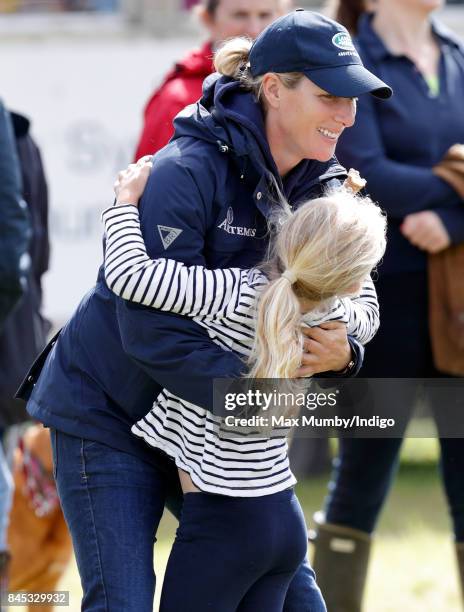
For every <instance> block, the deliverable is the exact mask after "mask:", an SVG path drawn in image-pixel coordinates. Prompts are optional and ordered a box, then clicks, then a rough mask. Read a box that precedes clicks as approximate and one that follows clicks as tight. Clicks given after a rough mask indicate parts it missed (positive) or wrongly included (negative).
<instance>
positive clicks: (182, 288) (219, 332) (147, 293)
mask: <svg viewBox="0 0 464 612" xmlns="http://www.w3.org/2000/svg"><path fill="white" fill-rule="evenodd" d="M102 218H103V221H104V223H105V232H106V251H105V279H106V282H107V284H108V287H109V288H110V289H111V290H112V291H114V292H115V293H116V294H118V295H119V296H120V297H122V298H124V299H126V300H130V301H134V302H138V303H140V304H143V305H145V306H149V307H152V308H157V309H160V310H165V311H170V312H176V313H178V314H182V315H185V316H189V317H192V318H193V320H194V321H195V322H197V323H198V324H199V325H202V326H203V327H204V328H205V329H206V330H207V331H208V334H209V336H210V337H211V338H212V339H213V340H214V341H215V342H216V343H218V344H219V345H221V346H222V347H223V348H225V349H228V350H234V351H236V352H238V353H240V354H242V355H244V356H247V355H248V354H249V353H250V350H251V347H252V344H253V338H254V309H255V305H256V298H257V296H258V294H259V292H260V291H261V290H262V289H263V287H265V286H266V284H267V282H268V281H267V279H266V277H265V276H264V274H263V273H262V272H261V271H260V270H258V269H256V268H252V269H248V270H242V269H240V268H228V269H218V270H207V269H206V268H204V267H203V266H187V265H185V264H184V263H182V262H178V261H174V260H171V259H164V258H159V259H155V260H152V259H150V258H149V257H148V255H147V252H146V248H145V243H144V241H143V237H142V234H141V231H140V223H139V214H138V210H137V208H136V207H135V206H131V205H123V206H116V207H112V208H109V209H107V210H106V211H105V212H104V213H103V215H102ZM329 320H330V321H334V320H338V321H343V322H345V323H346V324H347V326H348V331H349V333H351V334H352V335H353V336H355V337H356V338H358V339H359V340H360V342H367V341H368V340H370V338H372V336H373V335H374V334H375V332H376V330H377V327H378V304H377V298H376V293H375V289H374V287H373V284H372V281H371V280H370V279H369V281H368V282H366V283H365V285H364V286H363V289H362V292H361V295H360V296H359V298H356V299H353V300H349V299H346V300H345V299H343V300H338V299H336V300H333V302H332V303H331V305H330V306H329V307H326V309H325V310H324V311H319V312H311V313H308V314H306V315H305V316H304V317H303V322H304V323H306V324H307V325H319V324H320V323H322V322H323V321H329ZM132 432H133V433H134V434H135V435H137V436H139V437H141V438H143V439H145V440H146V441H147V442H148V444H150V445H151V446H154V447H156V448H158V449H161V450H163V451H164V452H166V453H167V454H168V455H169V456H171V457H173V458H174V459H175V461H176V464H177V466H178V467H180V468H181V469H183V470H185V471H187V472H188V473H189V474H190V477H191V478H192V481H193V482H194V484H195V485H196V486H197V487H198V488H199V489H200V490H202V491H207V492H211V493H219V494H222V495H230V496H234V497H247V496H249V497H256V496H259V495H268V494H271V493H275V492H278V491H281V490H283V489H285V488H288V487H289V486H291V485H293V484H294V483H295V482H296V480H295V477H294V476H293V474H292V472H291V470H290V466H289V462H288V455H287V442H286V439H285V435H286V433H287V430H274V431H273V432H272V435H271V436H270V437H269V438H263V437H256V436H252V435H246V436H242V437H238V436H236V437H234V438H231V437H230V435H229V436H228V435H225V434H224V432H223V431H222V429H221V425H220V422H219V420H218V419H217V418H215V417H214V416H212V415H211V414H209V413H207V412H206V411H205V410H203V409H202V408H200V407H198V406H195V405H194V404H190V403H189V402H186V401H183V400H181V399H180V398H178V397H176V396H174V395H173V394H171V393H170V392H169V391H167V390H163V392H162V393H161V394H160V395H159V396H158V398H157V399H156V401H155V403H154V405H153V408H152V410H151V411H150V412H149V413H148V414H147V415H146V416H145V417H144V418H143V419H141V420H140V421H138V422H137V423H136V424H135V425H134V426H133V427H132Z"/></svg>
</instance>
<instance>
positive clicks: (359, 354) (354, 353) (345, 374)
mask: <svg viewBox="0 0 464 612" xmlns="http://www.w3.org/2000/svg"><path fill="white" fill-rule="evenodd" d="M348 342H349V343H350V347H351V360H350V363H349V364H348V367H347V368H345V369H344V370H342V371H341V372H325V373H324V376H330V377H334V378H351V377H353V376H357V374H358V373H359V370H360V369H361V366H362V364H363V361H364V346H363V345H362V344H361V343H360V342H358V341H357V340H356V339H355V338H353V336H348Z"/></svg>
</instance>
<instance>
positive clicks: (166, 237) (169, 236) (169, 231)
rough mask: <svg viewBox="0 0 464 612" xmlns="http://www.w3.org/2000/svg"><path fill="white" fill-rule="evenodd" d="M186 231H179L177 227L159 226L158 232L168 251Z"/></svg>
mask: <svg viewBox="0 0 464 612" xmlns="http://www.w3.org/2000/svg"><path fill="white" fill-rule="evenodd" d="M183 231H184V230H181V229H177V227H167V226H166V225H158V232H159V235H160V238H161V242H162V243H163V246H164V250H166V249H167V248H168V247H169V246H171V244H172V243H173V242H174V240H175V239H176V238H177V237H178V236H179V235H180V234H182V232H183Z"/></svg>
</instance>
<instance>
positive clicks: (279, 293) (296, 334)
mask: <svg viewBox="0 0 464 612" xmlns="http://www.w3.org/2000/svg"><path fill="white" fill-rule="evenodd" d="M280 214H281V218H280V222H279V221H278V226H277V228H276V230H275V238H274V239H273V241H272V245H271V251H270V256H269V259H268V261H267V262H266V263H265V264H264V266H260V267H262V268H263V270H264V271H265V273H266V274H267V276H268V278H269V280H270V283H269V285H267V286H266V288H265V289H264V291H263V292H262V294H261V296H260V298H259V301H258V306H257V315H256V319H257V323H256V336H255V344H254V347H253V351H252V354H251V356H250V358H249V365H250V372H249V374H248V376H249V377H252V378H292V377H294V375H295V372H296V370H297V368H298V367H299V365H300V363H301V354H302V350H303V337H302V333H301V330H300V325H301V317H302V314H301V305H300V302H299V299H302V298H303V299H306V300H309V301H310V302H311V303H312V304H314V307H317V306H318V305H321V303H323V302H325V301H326V300H329V299H331V298H334V297H335V296H343V295H347V294H349V293H350V292H352V291H353V286H355V285H357V284H359V283H362V282H363V281H364V280H365V279H366V277H367V276H368V275H369V273H370V272H371V271H372V269H373V268H374V267H375V265H376V264H377V263H378V262H379V260H380V259H381V257H382V256H383V253H384V251H385V245H386V239H385V232H386V219H385V216H384V215H383V213H382V211H381V210H380V208H379V207H378V206H376V205H375V204H374V203H373V202H372V200H371V199H370V198H368V197H361V196H358V195H355V194H354V193H353V192H351V191H350V190H348V189H345V188H339V189H337V190H331V191H329V192H328V193H327V194H326V195H325V196H323V197H320V198H318V199H315V200H312V201H309V202H306V203H305V204H303V205H302V206H300V208H298V210H297V211H296V212H294V213H292V212H291V211H290V209H289V207H288V206H283V207H282V208H281V213H280Z"/></svg>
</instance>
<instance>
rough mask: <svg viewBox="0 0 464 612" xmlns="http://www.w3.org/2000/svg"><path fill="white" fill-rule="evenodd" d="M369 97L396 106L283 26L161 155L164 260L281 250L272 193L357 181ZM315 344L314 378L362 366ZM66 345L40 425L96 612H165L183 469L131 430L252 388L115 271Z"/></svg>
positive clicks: (299, 602)
mask: <svg viewBox="0 0 464 612" xmlns="http://www.w3.org/2000/svg"><path fill="white" fill-rule="evenodd" d="M276 72H277V73H279V74H277V73H276ZM295 72H297V73H299V74H296V75H295ZM289 73H290V74H289ZM241 76H243V77H246V87H245V88H244V87H242V86H241V83H240V80H241ZM306 77H307V78H306ZM250 83H251V85H250ZM250 90H253V91H254V92H257V93H260V94H261V100H260V101H259V102H258V101H257V100H256V98H255V96H254V93H252V91H250ZM258 90H259V91H258ZM367 92H372V93H374V94H375V95H377V96H380V97H388V96H389V95H390V94H391V90H390V89H389V88H388V87H387V86H385V84H384V83H383V82H382V81H380V80H379V79H377V78H376V77H374V76H373V75H372V74H371V73H370V72H368V71H366V70H365V68H364V67H363V65H362V63H361V61H360V59H359V56H358V54H357V52H356V51H355V49H354V47H353V46H352V44H351V40H350V38H349V36H348V34H347V33H346V31H345V30H344V29H343V28H342V27H341V26H339V25H338V24H336V23H335V22H333V21H331V20H328V19H326V18H324V17H322V16H319V15H317V14H315V13H310V12H309V11H303V10H299V11H294V12H293V13H291V14H289V15H287V16H285V17H283V18H281V19H280V20H277V21H276V22H274V23H273V24H271V26H269V27H268V28H267V29H266V30H265V31H264V32H263V33H262V34H261V35H260V37H258V39H257V41H256V42H255V43H254V46H253V48H252V50H251V52H250V55H249V65H248V66H247V62H244V63H243V65H242V66H240V71H239V74H237V75H235V78H228V77H220V78H219V75H213V76H212V77H211V80H210V81H209V82H208V80H207V81H206V82H205V86H204V94H203V98H202V99H201V100H200V101H199V102H198V103H197V104H196V105H195V106H194V107H192V106H191V107H188V108H187V109H186V110H185V112H184V113H181V114H180V115H179V116H178V118H177V119H176V123H175V136H174V138H173V140H172V141H171V142H170V143H169V145H167V146H166V147H165V148H164V149H162V150H161V151H160V152H159V153H158V154H157V156H156V158H155V163H154V167H153V172H152V175H151V177H150V179H149V182H148V185H147V188H146V190H145V192H144V196H143V198H142V201H141V205H140V213H141V226H142V232H143V236H144V240H145V243H146V245H147V251H148V254H149V256H150V257H151V258H156V257H157V256H160V255H161V256H165V257H170V258H174V259H177V260H179V261H183V262H188V263H189V264H190V265H192V264H200V265H206V266H208V267H210V268H218V267H231V266H239V267H240V266H243V267H250V266H252V265H255V264H256V263H257V262H258V261H260V260H261V259H262V258H263V255H264V252H265V249H266V247H267V232H268V228H267V219H268V217H269V215H270V212H271V208H272V206H273V204H274V202H275V201H276V194H275V193H273V191H272V190H273V186H275V185H276V184H277V186H278V188H279V189H280V190H281V191H282V192H283V193H284V194H285V196H286V197H287V199H288V200H289V201H290V203H291V204H293V205H298V203H299V202H302V201H304V200H306V199H308V198H309V197H311V195H316V194H319V193H321V189H322V187H323V185H324V184H325V183H327V182H330V181H331V180H336V179H337V178H344V177H345V176H346V172H345V170H344V168H342V167H341V166H340V165H339V164H338V162H337V161H336V159H335V158H334V157H333V153H334V149H335V145H336V143H337V140H338V137H339V136H340V134H341V133H342V131H343V130H344V129H345V128H346V127H349V126H351V125H352V124H353V122H354V117H355V97H356V96H357V95H358V94H362V93H367ZM263 111H265V112H263ZM322 332H324V333H322ZM316 337H317V338H318V340H319V341H315V340H314V339H311V338H308V341H307V343H306V350H307V351H311V352H310V353H309V352H308V353H304V354H303V355H302V367H301V368H300V370H299V375H302V376H305V375H309V374H312V373H315V372H320V371H327V370H336V371H344V370H345V369H346V373H349V372H350V371H355V370H356V367H357V366H359V363H360V361H361V357H362V355H361V351H360V348H359V345H358V344H357V343H356V342H354V341H353V340H350V341H347V337H346V330H345V329H344V328H343V326H341V327H339V328H338V329H335V330H327V331H324V330H316V331H314V338H316ZM53 344H54V346H53V347H52V348H51V351H50V354H49V355H48V357H47V359H46V362H45V364H44V366H43V369H42V373H41V375H40V378H39V379H38V381H37V382H36V375H37V371H40V369H41V367H42V365H43V360H44V358H45V355H44V356H43V357H42V359H40V360H39V363H38V364H37V366H36V370H37V371H35V372H34V371H32V372H31V374H30V379H31V380H30V381H29V386H31V384H33V383H34V382H36V384H35V388H34V391H33V393H32V397H31V399H30V401H29V404H28V410H29V412H30V414H31V415H32V416H34V417H35V418H37V419H39V420H41V421H43V422H44V423H45V424H47V425H49V426H51V427H52V428H53V429H52V441H53V447H54V453H55V472H56V478H57V483H58V490H59V494H60V498H61V502H62V505H63V509H64V513H65V517H66V520H67V522H68V525H69V528H70V531H71V534H72V536H73V541H74V547H75V552H76V558H77V562H78V566H79V571H80V574H81V579H82V584H83V590H84V600H83V609H90V607H92V609H96V608H97V606H101V608H98V609H103V608H104V609H108V610H117V611H118V612H119V610H124V611H127V612H128V611H130V610H137V612H140V611H146V610H151V609H152V600H153V591H154V574H153V543H154V539H155V534H156V529H157V526H158V522H159V520H160V518H161V514H162V511H163V508H164V505H165V503H168V504H169V503H170V500H171V501H172V488H173V486H174V485H175V483H176V480H177V479H176V470H175V466H174V465H173V462H171V461H169V460H166V458H165V457H164V456H163V454H162V453H160V454H157V453H156V452H155V451H153V450H149V449H148V448H147V447H146V445H145V444H144V443H143V442H141V441H139V440H137V439H135V438H134V436H132V434H131V433H130V427H131V425H132V424H133V423H134V422H135V421H137V420H138V419H140V418H141V417H142V416H143V415H144V414H146V413H147V411H148V410H149V409H150V407H151V404H152V402H153V399H154V397H156V395H157V394H158V393H159V391H160V390H161V388H162V387H166V388H167V389H169V390H170V391H171V392H172V393H175V394H176V395H177V396H179V397H181V398H183V399H184V400H187V401H190V402H192V403H194V404H197V405H199V406H202V407H204V408H206V409H211V407H212V384H211V383H212V379H213V378H215V377H216V378H219V377H230V376H239V375H240V374H241V372H242V370H243V367H244V366H243V362H242V361H241V360H240V358H239V357H238V356H237V355H236V354H234V353H232V352H225V351H223V350H222V349H221V348H219V347H218V346H217V345H214V343H213V342H212V341H211V340H210V339H209V337H208V335H207V333H206V332H205V331H204V330H202V329H201V328H200V326H198V325H196V324H195V323H193V322H192V321H190V320H187V319H186V318H184V317H181V316H178V315H173V314H169V313H164V312H158V311H156V312H155V311H153V310H151V309H147V308H143V307H140V306H138V305H135V304H132V303H129V302H124V301H123V300H121V299H118V298H116V297H115V296H114V295H113V294H112V293H111V291H109V289H108V287H107V286H106V284H105V280H104V271H103V269H101V270H100V272H99V277H98V280H97V284H96V286H95V288H94V289H93V290H92V291H91V292H90V293H89V294H88V295H87V296H86V297H85V298H84V299H83V301H82V302H81V304H80V305H79V307H78V309H77V311H76V313H75V314H74V316H73V317H72V319H71V320H70V321H69V323H68V324H67V325H66V326H65V328H64V329H63V331H62V332H61V334H60V336H59V338H58V340H57V341H56V342H54V343H53ZM350 349H351V350H350ZM27 393H28V389H27V388H25V390H24V395H27ZM177 493H178V490H177ZM176 499H177V503H176V505H175V506H174V507H173V504H172V503H171V507H172V508H173V509H174V510H175V511H176V512H178V511H179V497H177V498H176ZM314 605H315V606H319V607H320V605H321V601H320V594H319V591H318V589H317V587H315V583H314V577H313V574H312V571H311V570H310V569H309V566H308V565H307V564H303V565H302V566H301V568H300V570H299V571H298V572H297V574H296V577H295V578H294V580H293V582H292V584H291V586H290V590H289V593H288V596H287V600H286V608H285V609H286V610H289V611H291V610H295V611H296V610H298V612H301V611H304V610H307V611H308V612H309V611H310V610H311V609H314V607H313V606H314ZM93 606H95V607H93ZM316 609H318V608H316Z"/></svg>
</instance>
